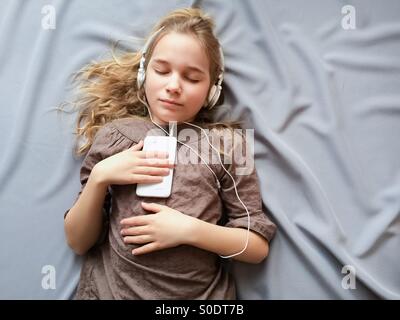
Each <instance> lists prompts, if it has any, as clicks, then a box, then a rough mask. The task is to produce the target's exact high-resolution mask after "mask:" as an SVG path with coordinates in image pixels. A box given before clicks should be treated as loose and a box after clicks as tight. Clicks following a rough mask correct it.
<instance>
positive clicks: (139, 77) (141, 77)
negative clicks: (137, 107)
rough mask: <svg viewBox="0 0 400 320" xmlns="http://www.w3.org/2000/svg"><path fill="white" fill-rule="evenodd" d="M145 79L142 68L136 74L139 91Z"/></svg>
mask: <svg viewBox="0 0 400 320" xmlns="http://www.w3.org/2000/svg"><path fill="white" fill-rule="evenodd" d="M145 77H146V73H145V72H144V70H143V68H140V69H139V70H138V73H137V86H138V89H139V90H140V89H141V88H142V86H143V83H144V80H145Z"/></svg>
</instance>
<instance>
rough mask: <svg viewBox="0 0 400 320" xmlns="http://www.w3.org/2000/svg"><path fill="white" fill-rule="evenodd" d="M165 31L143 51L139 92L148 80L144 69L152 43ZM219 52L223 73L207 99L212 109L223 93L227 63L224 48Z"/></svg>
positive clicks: (138, 75) (153, 36) (156, 33)
mask: <svg viewBox="0 0 400 320" xmlns="http://www.w3.org/2000/svg"><path fill="white" fill-rule="evenodd" d="M163 29H164V26H162V27H161V28H160V29H159V30H158V31H156V32H155V33H154V34H153V35H152V36H151V37H150V38H149V40H148V41H147V42H146V44H145V46H144V47H143V50H142V57H141V58H140V65H139V69H138V73H137V87H138V90H140V89H141V88H142V86H143V84H144V81H145V79H146V70H145V68H144V65H145V62H146V53H147V50H148V48H149V46H150V45H151V43H152V42H153V41H154V38H155V37H156V36H157V35H158V34H159V33H160V32H161V31H162V30H163ZM219 52H220V55H221V72H220V74H219V75H218V81H217V83H216V84H214V85H213V86H212V87H211V88H210V92H209V94H208V98H207V105H206V107H207V108H209V109H211V108H213V107H214V106H215V105H216V103H217V102H218V99H219V97H220V95H221V92H222V81H223V80H224V70H225V63H224V53H223V51H222V48H221V47H219Z"/></svg>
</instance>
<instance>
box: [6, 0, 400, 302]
mask: <svg viewBox="0 0 400 320" xmlns="http://www.w3.org/2000/svg"><path fill="white" fill-rule="evenodd" d="M196 3H198V4H201V6H202V7H203V8H204V9H205V10H206V11H207V12H209V13H210V14H211V15H212V16H214V17H215V18H216V24H217V35H218V36H219V38H220V41H221V43H222V45H223V48H224V52H225V63H226V75H225V90H226V91H225V92H226V105H227V106H228V107H230V108H231V110H229V109H222V111H221V116H224V115H225V113H226V114H228V113H229V114H231V115H232V117H234V118H242V119H243V118H245V119H246V120H247V123H248V127H249V128H255V131H256V145H255V151H256V166H257V168H258V172H259V176H260V181H261V187H262V193H263V200H264V204H265V206H266V208H268V209H269V210H270V212H271V217H272V219H273V220H274V222H276V223H277V224H278V227H279V231H278V234H277V235H276V237H275V239H274V240H273V242H272V244H271V252H270V256H269V257H268V260H267V261H266V262H264V263H262V264H259V265H248V264H243V263H234V264H233V266H232V267H233V268H232V270H233V272H234V275H235V277H236V280H237V286H238V293H239V297H240V298H242V299H376V298H386V299H399V298H400V258H399V247H400V237H399V233H400V219H399V211H400V170H399V169H400V161H399V156H400V143H399V137H400V123H399V120H400V59H399V56H400V18H399V13H400V2H399V1H397V0H385V1H373V0H368V1H366V0H364V1H361V0H359V1H334V0H326V1H317V0H312V1H306V0H302V1H289V0H285V1H274V0H265V1H262V0H254V1H239V0H236V1H228V0H227V1H216V0H215V1H211V0H210V1H199V2H196ZM47 4H51V5H53V6H54V8H55V10H56V14H57V15H56V29H55V30H45V29H43V28H42V26H41V22H42V19H43V17H44V16H45V14H44V13H42V12H41V10H42V7H43V6H44V5H47ZM192 4H193V1H183V0H182V1H158V2H154V1H153V2H149V1H144V0H141V1H128V0H125V1H123V0H120V1H116V0H115V1H106V0H96V1H94V0H91V1H86V0H85V1H83V0H80V1H78V0H76V1H66V0H60V1H51V0H47V1H40V0H38V1H22V0H2V1H1V2H0V43H1V46H0V61H1V63H0V137H1V139H0V150H1V153H0V181H1V183H0V298H1V299H32V298H33V299H68V298H70V297H71V295H72V294H73V292H74V290H75V287H76V284H77V281H78V277H79V271H80V263H81V259H80V258H78V257H76V256H75V255H74V254H73V253H72V251H71V250H70V249H69V248H68V246H67V245H66V242H65V236H64V229H63V213H64V211H65V210H66V209H68V208H69V207H70V206H71V205H72V203H73V201H74V199H75V197H76V195H77V192H78V191H79V188H80V184H79V168H80V162H81V159H74V157H73V155H72V146H73V139H74V136H73V135H72V132H73V125H74V120H75V115H73V114H64V115H58V114H57V113H56V112H55V111H54V108H55V107H56V106H57V105H58V104H59V103H61V102H62V101H65V100H68V99H70V98H71V97H72V92H71V90H70V86H69V79H70V78H69V76H70V75H71V73H72V72H74V71H76V70H78V69H79V68H80V67H81V66H83V65H84V64H86V63H88V62H89V61H91V60H92V59H98V58H100V57H101V56H104V54H107V52H108V49H109V47H110V41H111V40H113V41H115V40H118V39H129V38H130V37H132V36H136V37H143V36H145V35H147V32H148V31H149V30H150V28H151V27H152V25H153V24H154V23H155V22H156V21H157V20H158V18H159V17H161V16H163V15H164V14H166V13H167V12H169V11H170V10H172V9H175V8H177V7H186V6H190V5H192ZM344 5H353V6H354V7H355V9H356V29H355V30H346V29H343V28H342V24H341V22H342V18H343V17H344V14H342V12H341V10H342V7H343V6H344ZM140 45H141V44H140V43H139V42H137V41H136V42H132V41H131V42H129V43H128V42H122V43H121V47H122V48H128V47H129V48H131V49H138V48H139V47H140ZM344 265H351V266H353V267H354V269H355V271H356V288H355V289H344V288H343V287H342V279H343V277H344V276H346V274H342V273H341V271H342V268H343V266H344ZM46 266H51V267H54V270H55V272H56V273H55V275H56V277H55V279H56V283H55V289H45V288H43V286H42V282H43V281H44V279H45V277H46V274H47V273H48V271H46V269H45V268H46ZM43 268H44V269H43Z"/></svg>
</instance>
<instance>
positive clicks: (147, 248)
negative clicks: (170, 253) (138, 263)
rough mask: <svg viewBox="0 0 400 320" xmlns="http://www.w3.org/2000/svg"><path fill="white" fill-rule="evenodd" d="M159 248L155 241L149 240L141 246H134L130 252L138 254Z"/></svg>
mask: <svg viewBox="0 0 400 320" xmlns="http://www.w3.org/2000/svg"><path fill="white" fill-rule="evenodd" d="M159 249H161V248H160V247H159V246H158V244H157V243H156V242H150V243H148V244H145V245H143V246H141V247H140V248H136V249H134V250H132V254H133V255H135V256H136V255H139V254H145V253H149V252H152V251H156V250H159Z"/></svg>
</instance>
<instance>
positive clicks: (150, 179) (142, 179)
mask: <svg viewBox="0 0 400 320" xmlns="http://www.w3.org/2000/svg"><path fill="white" fill-rule="evenodd" d="M163 180H164V178H163V177H161V176H148V175H145V174H132V183H159V182H162V181H163Z"/></svg>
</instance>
